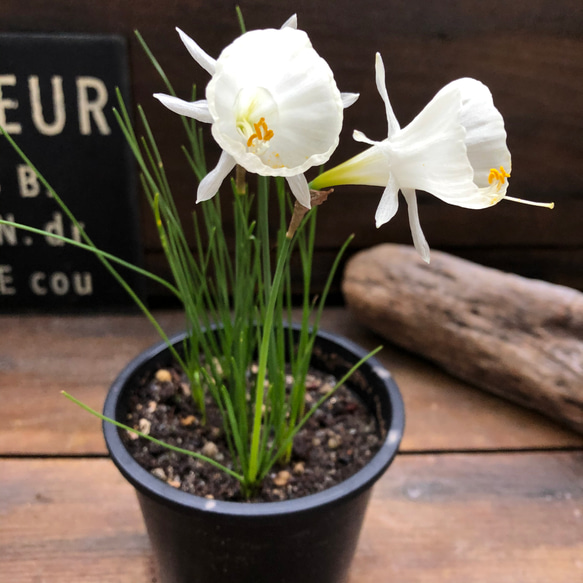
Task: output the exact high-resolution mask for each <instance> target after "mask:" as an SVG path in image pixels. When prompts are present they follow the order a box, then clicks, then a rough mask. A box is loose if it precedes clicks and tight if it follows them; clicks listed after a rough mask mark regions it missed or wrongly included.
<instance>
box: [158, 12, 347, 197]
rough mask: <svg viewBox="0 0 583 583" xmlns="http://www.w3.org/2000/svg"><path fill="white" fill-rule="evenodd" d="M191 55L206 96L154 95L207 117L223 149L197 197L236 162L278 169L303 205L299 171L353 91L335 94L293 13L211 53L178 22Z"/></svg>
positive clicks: (318, 159)
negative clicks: (202, 74) (203, 74)
mask: <svg viewBox="0 0 583 583" xmlns="http://www.w3.org/2000/svg"><path fill="white" fill-rule="evenodd" d="M177 30H178V33H179V35H180V38H181V40H182V42H183V43H184V45H185V46H186V48H187V50H188V51H189V53H190V55H191V56H192V57H193V58H194V60H195V61H196V62H197V63H198V64H199V65H200V66H201V67H203V68H204V69H205V70H206V71H207V72H208V73H210V75H211V80H210V82H209V83H208V85H207V87H206V99H204V100H199V101H193V102H188V101H184V100H182V99H179V98H178V97H175V96H172V95H165V94H161V93H158V94H156V95H154V97H156V98H157V99H158V100H159V101H160V102H161V103H163V104H164V105H165V106H166V107H167V108H168V109H170V110H172V111H173V112H175V113H178V114H180V115H184V116H188V117H191V118H194V119H196V120H198V121H200V122H205V123H210V124H211V131H212V134H213V137H214V139H215V140H216V142H217V143H218V144H219V146H220V147H221V148H222V150H223V152H222V154H221V157H220V159H219V162H218V164H217V166H216V167H215V168H214V170H212V171H211V172H210V173H209V174H208V175H207V176H206V177H205V178H204V179H203V180H202V181H201V182H200V184H199V187H198V192H197V199H196V200H197V202H201V201H204V200H208V199H210V198H212V197H213V196H214V195H215V194H216V192H217V191H218V190H219V187H220V186H221V184H222V182H223V180H224V179H225V178H226V177H227V176H228V175H229V174H230V172H231V171H232V170H233V168H234V167H235V165H236V164H238V165H240V166H241V167H243V168H245V170H247V171H249V172H254V173H257V174H260V175H262V176H283V177H285V178H286V179H287V182H288V185H289V187H290V190H291V192H292V193H293V194H294V196H295V197H296V199H297V200H298V201H299V202H300V203H301V204H302V205H303V206H305V207H307V208H309V207H310V190H309V188H308V182H307V180H306V178H305V177H304V172H305V171H306V170H308V169H309V168H311V167H312V166H318V165H321V164H324V163H325V162H327V161H328V159H329V158H330V156H331V155H332V152H334V150H335V149H336V147H337V145H338V140H339V135H340V129H341V127H342V120H343V109H344V108H345V107H348V106H349V105H351V104H352V103H354V102H355V101H356V99H357V98H358V95H357V94H354V93H340V91H339V90H338V87H337V86H336V81H335V80H334V75H333V73H332V70H331V69H330V67H329V66H328V63H327V62H326V61H325V60H324V59H323V58H322V57H320V56H319V55H318V53H317V52H316V51H315V50H314V49H313V47H312V44H311V43H310V39H309V38H308V35H307V34H306V33H305V32H303V31H301V30H297V21H296V17H295V15H294V16H292V17H291V18H290V19H289V20H288V21H287V22H285V23H284V25H283V26H282V28H281V29H264V30H254V31H250V32H246V33H244V34H243V35H241V36H240V37H239V38H237V39H236V40H235V41H234V42H233V43H231V44H230V45H229V46H227V47H226V48H225V49H223V51H222V53H221V55H220V56H219V58H218V59H216V60H215V59H213V58H212V57H211V56H209V55H208V54H207V53H205V52H204V51H203V50H202V49H201V48H200V47H199V46H198V44H197V43H196V42H195V41H194V40H193V39H191V38H190V37H189V36H187V35H186V34H185V33H184V32H182V31H181V30H179V29H177Z"/></svg>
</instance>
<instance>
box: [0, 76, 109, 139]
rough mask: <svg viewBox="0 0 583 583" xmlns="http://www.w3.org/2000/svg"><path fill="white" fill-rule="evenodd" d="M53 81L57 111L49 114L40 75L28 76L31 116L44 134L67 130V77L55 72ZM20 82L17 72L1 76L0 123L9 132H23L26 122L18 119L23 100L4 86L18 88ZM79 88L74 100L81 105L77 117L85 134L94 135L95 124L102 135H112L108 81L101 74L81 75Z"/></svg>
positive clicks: (54, 107) (54, 106)
mask: <svg viewBox="0 0 583 583" xmlns="http://www.w3.org/2000/svg"><path fill="white" fill-rule="evenodd" d="M50 80H51V92H52V96H51V97H52V105H53V107H52V109H53V111H52V115H45V112H43V107H42V99H41V89H40V86H41V82H40V79H39V77H38V75H29V76H28V79H27V82H28V96H29V100H30V115H31V118H32V122H33V125H34V127H35V128H36V130H37V131H38V132H39V133H40V134H43V135H45V136H57V135H59V134H61V133H62V132H63V130H64V128H65V125H66V123H67V112H66V109H65V92H64V88H63V87H64V85H63V78H62V77H61V76H60V75H52V76H51V78H50ZM17 83H18V80H17V78H16V75H10V74H7V75H0V126H2V127H3V128H4V129H5V130H6V132H7V133H9V134H22V124H21V123H20V121H17V119H15V117H16V116H17V115H18V112H21V111H22V108H19V103H18V101H17V100H16V99H13V98H11V97H10V95H9V94H8V95H4V93H5V91H4V89H3V88H10V87H16V86H17ZM75 89H76V92H77V95H76V96H75V97H76V99H75V98H71V100H70V101H71V103H76V105H77V117H78V123H79V132H80V133H81V135H83V136H89V135H91V133H92V130H93V127H96V128H97V131H98V132H99V133H100V134H101V135H104V136H108V135H109V134H111V128H110V127H109V124H108V123H107V118H106V117H105V114H104V112H103V111H104V109H105V106H106V105H107V102H108V99H109V93H108V91H107V87H106V85H105V83H104V82H103V81H102V80H101V79H98V78H97V77H90V76H80V77H76V78H75ZM8 93H10V90H8ZM45 102H46V100H45ZM11 110H13V111H11ZM47 118H48V119H47Z"/></svg>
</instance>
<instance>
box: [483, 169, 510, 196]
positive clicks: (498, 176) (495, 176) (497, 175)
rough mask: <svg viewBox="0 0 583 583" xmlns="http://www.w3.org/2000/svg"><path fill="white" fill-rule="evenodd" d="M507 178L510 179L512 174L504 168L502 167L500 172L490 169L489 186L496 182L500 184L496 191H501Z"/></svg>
mask: <svg viewBox="0 0 583 583" xmlns="http://www.w3.org/2000/svg"><path fill="white" fill-rule="evenodd" d="M506 178H510V174H508V172H506V170H504V166H500V170H496V168H491V169H490V174H489V175H488V184H492V182H494V181H495V180H496V181H497V182H498V185H497V186H496V190H500V188H502V185H503V184H504V182H505V181H506Z"/></svg>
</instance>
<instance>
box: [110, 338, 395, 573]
mask: <svg viewBox="0 0 583 583" xmlns="http://www.w3.org/2000/svg"><path fill="white" fill-rule="evenodd" d="M183 338H184V335H183V334H181V335H178V336H176V337H174V338H172V342H173V343H180V342H181V341H182V339H183ZM365 353H366V352H365V351H364V350H363V349H362V348H360V347H358V346H356V345H355V344H353V343H352V342H349V341H347V340H346V339H344V338H341V337H338V336H334V335H330V334H327V333H324V332H321V333H320V334H319V338H318V340H317V342H316V345H315V350H314V357H313V361H312V364H313V365H314V366H316V367H317V368H319V369H321V370H325V371H327V372H330V373H331V374H334V375H336V376H337V377H340V376H341V375H342V374H343V373H344V372H346V371H347V370H348V369H349V368H350V367H351V366H352V365H353V364H354V363H356V362H357V361H358V360H360V359H361V358H362V357H363V356H364V355H365ZM169 360H170V356H169V354H168V350H167V348H166V345H165V344H164V343H161V344H158V345H157V346H154V347H152V348H151V349H149V350H147V351H145V352H143V353H142V354H141V355H140V356H139V357H138V358H136V359H135V360H134V361H132V362H131V363H130V364H129V365H128V366H127V367H126V368H125V369H124V370H123V372H122V373H121V374H120V375H119V377H118V378H117V379H116V381H115V382H114V383H113V385H112V387H111V389H110V392H109V394H108V397H107V399H106V402H105V407H104V414H105V415H106V416H108V417H113V418H116V419H118V420H120V421H123V420H124V417H125V411H124V405H123V403H124V398H123V395H124V394H125V392H126V391H131V390H132V386H133V385H134V384H135V381H136V379H138V378H140V377H142V376H143V375H144V374H145V373H146V372H147V371H149V370H153V369H154V368H156V367H159V366H167V365H168V364H169ZM348 385H349V386H350V388H351V389H352V390H353V391H354V392H356V393H357V394H358V395H359V396H360V397H361V398H362V400H363V401H364V402H365V403H366V404H367V406H368V407H369V408H370V410H371V411H373V412H374V414H375V415H377V416H378V419H379V423H380V424H381V426H382V430H383V432H384V435H385V439H384V442H383V444H382V446H381V449H380V450H379V452H378V453H377V454H376V455H375V456H374V457H373V458H372V459H371V461H370V463H368V464H367V465H366V466H365V467H364V468H362V469H361V470H360V471H359V472H357V473H356V474H354V475H353V476H352V477H350V478H349V479H347V480H346V481H344V482H342V483H341V484H338V485H336V486H333V487H332V488H329V489H328V490H325V491H323V492H320V493H318V494H313V495H311V496H306V497H304V498H298V499H295V500H288V501H283V502H270V503H259V504H257V503H238V502H223V501H216V500H208V499H206V498H200V497H197V496H194V495H192V494H188V493H186V492H182V491H180V490H176V489H175V488H173V487H171V486H169V485H168V484H166V483H164V482H162V481H160V480H158V479H157V478H155V477H154V476H152V475H151V474H150V473H149V472H147V471H146V470H144V469H143V468H142V467H141V466H139V465H138V463H137V462H136V461H135V460H134V459H133V458H132V457H131V456H130V454H129V453H128V452H127V450H126V449H125V447H124V445H123V443H122V441H121V438H120V435H119V431H118V429H117V428H116V427H115V426H113V425H111V424H109V423H104V427H103V431H104V434H105V440H106V443H107V447H108V449H109V452H110V454H111V457H112V459H113V461H114V463H115V464H116V466H117V467H118V468H119V470H120V471H121V473H122V474H123V475H124V476H125V477H126V478H127V480H128V481H129V482H130V483H131V484H132V485H133V486H134V487H135V488H136V492H137V496H138V500H139V502H140V505H141V508H142V513H143V515H144V520H145V523H146V527H147V530H148V534H149V536H150V540H151V543H152V547H153V551H154V554H155V557H156V559H157V562H158V566H159V572H160V581H161V582H162V583H341V582H343V581H345V580H346V578H347V575H348V569H349V567H350V563H351V561H352V557H353V555H354V551H355V548H356V543H357V541H358V535H359V532H360V528H361V525H362V521H363V518H364V513H365V509H366V506H367V503H368V500H369V497H370V493H371V489H372V485H373V484H374V482H375V481H376V480H377V479H378V478H379V477H380V476H381V475H382V474H383V472H384V471H385V470H386V468H387V467H388V466H389V464H390V463H391V461H392V460H393V458H394V456H395V454H396V452H397V449H398V447H399V443H400V441H401V438H402V435H403V429H404V410H403V401H402V398H401V395H400V393H399V389H398V388H397V385H396V384H395V382H394V381H393V379H392V378H391V375H390V374H389V372H388V371H387V370H386V369H385V368H384V367H383V366H382V365H381V364H380V363H379V362H378V361H377V360H376V359H374V358H371V359H370V360H368V361H367V362H366V363H365V364H364V365H363V366H362V367H361V368H360V369H359V371H358V372H357V373H355V374H354V375H353V376H352V378H351V380H350V381H349V383H348Z"/></svg>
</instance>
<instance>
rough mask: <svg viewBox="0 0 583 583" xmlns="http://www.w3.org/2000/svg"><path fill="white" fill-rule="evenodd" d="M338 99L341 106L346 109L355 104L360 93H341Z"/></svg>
mask: <svg viewBox="0 0 583 583" xmlns="http://www.w3.org/2000/svg"><path fill="white" fill-rule="evenodd" d="M340 97H342V106H343V107H344V109H346V108H347V107H350V106H351V105H353V104H354V103H356V100H357V99H358V98H359V97H360V93H341V94H340Z"/></svg>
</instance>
